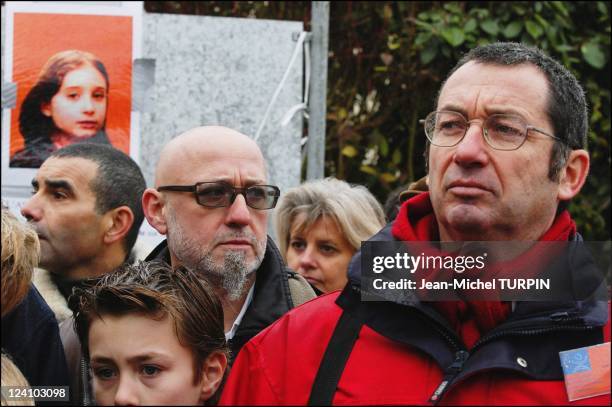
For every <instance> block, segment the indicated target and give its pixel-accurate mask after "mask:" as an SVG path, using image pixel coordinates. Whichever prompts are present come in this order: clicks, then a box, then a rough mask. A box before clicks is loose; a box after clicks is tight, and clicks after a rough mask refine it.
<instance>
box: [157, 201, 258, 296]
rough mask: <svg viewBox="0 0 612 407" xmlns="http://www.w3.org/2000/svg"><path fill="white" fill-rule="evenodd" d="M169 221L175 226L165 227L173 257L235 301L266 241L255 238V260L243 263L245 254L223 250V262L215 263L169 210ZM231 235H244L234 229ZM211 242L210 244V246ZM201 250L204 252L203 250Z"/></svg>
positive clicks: (207, 249) (253, 269) (209, 253)
mask: <svg viewBox="0 0 612 407" xmlns="http://www.w3.org/2000/svg"><path fill="white" fill-rule="evenodd" d="M168 216H169V221H170V222H171V223H172V224H175V225H176V227H175V228H173V229H168V248H169V249H170V250H171V251H172V252H173V253H174V255H175V256H176V257H177V259H178V260H179V261H180V262H181V263H182V264H183V265H184V266H185V267H187V268H189V269H191V270H193V271H195V272H196V273H197V274H198V275H199V276H200V277H202V278H203V279H205V280H206V281H207V282H208V283H209V284H210V285H212V286H213V288H215V289H217V290H219V289H221V290H224V291H225V298H223V299H225V300H229V301H236V300H238V299H239V298H240V297H241V296H242V295H243V294H244V292H245V291H247V287H248V288H250V287H249V286H248V284H247V283H248V282H249V280H250V275H251V273H253V272H254V271H255V270H257V269H258V268H259V266H260V265H261V262H262V261H263V256H264V255H265V251H266V240H264V241H263V242H257V241H255V237H254V236H252V239H253V242H254V245H255V260H254V261H253V262H251V264H247V260H246V253H245V252H243V251H241V250H237V251H232V250H229V251H226V252H225V254H224V257H223V261H222V262H219V263H215V260H214V256H213V254H212V251H211V250H210V249H209V248H201V247H199V245H198V244H197V242H194V241H192V240H191V239H189V238H188V237H187V236H186V234H185V233H184V232H183V230H182V228H181V227H180V224H179V223H178V222H177V221H176V217H175V214H174V212H173V211H169V215H168ZM231 235H233V236H235V237H238V236H240V237H244V234H241V233H239V232H235V233H233V234H231ZM213 246H214V242H211V243H210V247H213ZM203 252H204V253H203Z"/></svg>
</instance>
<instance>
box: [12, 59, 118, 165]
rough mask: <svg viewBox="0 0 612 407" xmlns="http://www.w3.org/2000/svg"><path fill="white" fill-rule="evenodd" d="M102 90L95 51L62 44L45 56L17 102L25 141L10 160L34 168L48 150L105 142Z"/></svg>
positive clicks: (104, 79) (105, 85) (103, 78)
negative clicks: (24, 93) (63, 49)
mask: <svg viewBox="0 0 612 407" xmlns="http://www.w3.org/2000/svg"><path fill="white" fill-rule="evenodd" d="M108 90H109V79H108V73H107V71H106V68H105V67H104V64H103V63H102V61H100V60H99V59H98V58H97V57H96V56H95V55H93V54H91V53H89V52H85V51H79V50H66V51H61V52H58V53H57V54H55V55H53V56H52V57H51V58H49V60H48V61H47V62H46V63H45V65H44V66H43V68H42V70H41V72H40V74H39V76H38V80H37V81H36V84H35V85H34V86H33V87H32V89H30V91H29V92H28V94H27V95H26V97H25V99H24V101H23V103H22V105H21V112H20V114H19V130H20V132H21V134H22V136H23V138H24V141H25V147H24V148H23V149H22V150H20V151H18V152H16V153H15V154H14V155H13V157H12V158H11V161H10V166H11V167H22V168H38V167H40V165H41V164H42V163H43V162H44V161H45V160H46V159H47V157H48V156H49V154H50V153H52V152H53V151H55V150H57V149H59V148H62V147H64V146H66V145H68V144H72V143H76V142H94V143H105V144H110V142H109V140H108V137H107V135H106V131H105V127H106V113H107V110H108Z"/></svg>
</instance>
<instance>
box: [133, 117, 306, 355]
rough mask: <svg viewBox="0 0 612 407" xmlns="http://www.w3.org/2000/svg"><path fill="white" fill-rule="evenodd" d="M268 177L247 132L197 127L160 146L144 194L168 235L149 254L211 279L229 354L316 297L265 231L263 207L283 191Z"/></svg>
mask: <svg viewBox="0 0 612 407" xmlns="http://www.w3.org/2000/svg"><path fill="white" fill-rule="evenodd" d="M267 179H268V177H267V172H266V164H265V161H264V157H263V155H262V153H261V151H260V149H259V147H258V146H257V144H256V143H255V142H254V141H253V140H251V139H250V138H249V137H247V136H245V135H244V134H241V133H239V132H237V131H235V130H232V129H229V128H226V127H220V126H206V127H197V128H194V129H191V130H189V131H187V132H185V133H183V134H181V135H179V136H177V137H176V138H174V139H172V140H171V141H170V142H169V143H168V144H167V145H166V146H165V147H164V148H163V150H162V152H161V154H160V158H159V162H158V163H157V168H156V172H155V188H148V189H147V190H146V191H145V192H144V194H143V199H142V202H143V207H144V211H145V216H146V218H147V220H148V222H149V223H150V224H151V225H152V226H153V227H154V228H155V229H156V230H157V231H158V232H160V233H161V234H164V235H166V236H167V240H165V241H164V242H162V243H161V244H160V245H159V246H158V247H157V248H155V249H154V251H153V252H152V253H151V254H150V255H149V256H148V257H147V260H152V259H158V260H164V261H166V262H168V263H169V264H171V265H172V266H173V267H175V268H176V267H178V266H180V265H183V266H185V267H188V268H190V269H192V270H194V271H196V272H197V273H199V275H201V276H202V278H204V279H205V280H206V281H208V283H209V284H211V285H212V286H213V288H214V289H215V291H216V293H217V295H218V296H219V297H220V299H221V302H222V305H223V314H224V324H225V333H226V334H225V335H226V338H227V339H228V342H229V345H230V349H231V351H232V354H231V359H230V361H232V360H233V359H234V358H235V357H236V355H237V354H238V352H239V351H240V348H241V347H242V346H243V345H244V344H245V343H246V342H247V341H248V340H249V339H250V338H252V337H253V336H255V335H256V334H257V333H259V331H261V330H262V329H263V328H265V327H267V326H268V325H270V324H271V323H272V322H274V321H275V320H276V319H278V318H279V317H280V316H282V315H283V314H284V313H286V312H287V311H289V310H290V309H291V308H293V307H294V306H295V305H297V304H299V303H301V302H303V301H304V300H305V299H306V298H308V299H310V298H314V296H315V294H314V292H313V291H312V289H310V287H309V286H308V283H307V282H306V281H305V280H304V279H302V278H301V277H300V276H299V275H297V274H296V273H293V272H291V271H289V270H288V269H287V268H286V267H285V265H284V263H283V261H282V258H281V256H280V254H279V252H278V249H277V248H276V246H275V245H274V242H273V241H272V239H270V238H269V237H268V236H267V221H268V214H269V211H270V209H272V208H274V206H276V202H277V200H278V197H279V196H280V190H279V189H278V187H276V186H274V185H269V184H268V181H267ZM296 288H297V289H298V290H296V291H292V290H295V289H296ZM292 294H293V295H292ZM297 294H300V297H301V298H298V295H297Z"/></svg>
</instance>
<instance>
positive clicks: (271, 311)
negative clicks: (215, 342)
mask: <svg viewBox="0 0 612 407" xmlns="http://www.w3.org/2000/svg"><path fill="white" fill-rule="evenodd" d="M145 260H146V261H151V260H163V261H165V262H166V263H168V264H170V251H169V250H168V244H167V241H166V240H164V241H163V242H161V243H160V244H159V245H158V246H157V247H156V248H155V249H154V250H153V251H152V252H151V254H149V256H147V258H146V259H145ZM294 275H295V273H293V272H291V271H290V270H289V269H288V268H287V267H286V266H285V264H284V263H283V259H282V257H281V255H280V252H279V251H278V248H277V247H276V245H275V244H274V241H273V240H272V239H271V238H270V237H269V236H268V243H267V245H266V252H265V254H264V258H263V261H262V262H261V265H260V266H259V268H258V269H257V271H256V272H255V276H256V279H255V291H254V292H253V300H252V301H251V304H250V305H249V307H248V308H247V310H246V312H245V314H244V317H243V318H242V322H241V323H240V326H238V329H237V330H236V334H235V335H234V337H233V338H232V339H230V340H229V346H230V350H231V360H230V362H233V361H234V360H235V358H236V356H237V355H238V352H240V349H242V346H243V345H244V344H245V343H247V342H248V341H249V339H251V338H252V337H254V336H255V335H257V334H258V333H259V332H260V331H261V330H262V329H264V328H265V327H267V326H268V325H270V324H271V323H273V322H274V321H276V320H277V319H278V318H280V317H281V316H282V315H284V314H285V313H286V312H287V311H289V310H290V309H292V308H293V307H294V303H293V300H292V298H291V294H290V291H289V282H288V279H289V278H291V277H292V276H294Z"/></svg>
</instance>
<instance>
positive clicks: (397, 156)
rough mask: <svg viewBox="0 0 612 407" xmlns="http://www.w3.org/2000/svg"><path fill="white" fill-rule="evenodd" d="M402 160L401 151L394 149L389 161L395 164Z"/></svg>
mask: <svg viewBox="0 0 612 407" xmlns="http://www.w3.org/2000/svg"><path fill="white" fill-rule="evenodd" d="M401 161H402V152H401V151H400V150H395V151H394V152H393V155H392V156H391V162H392V163H393V164H395V165H398V164H399V163H400V162H401Z"/></svg>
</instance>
